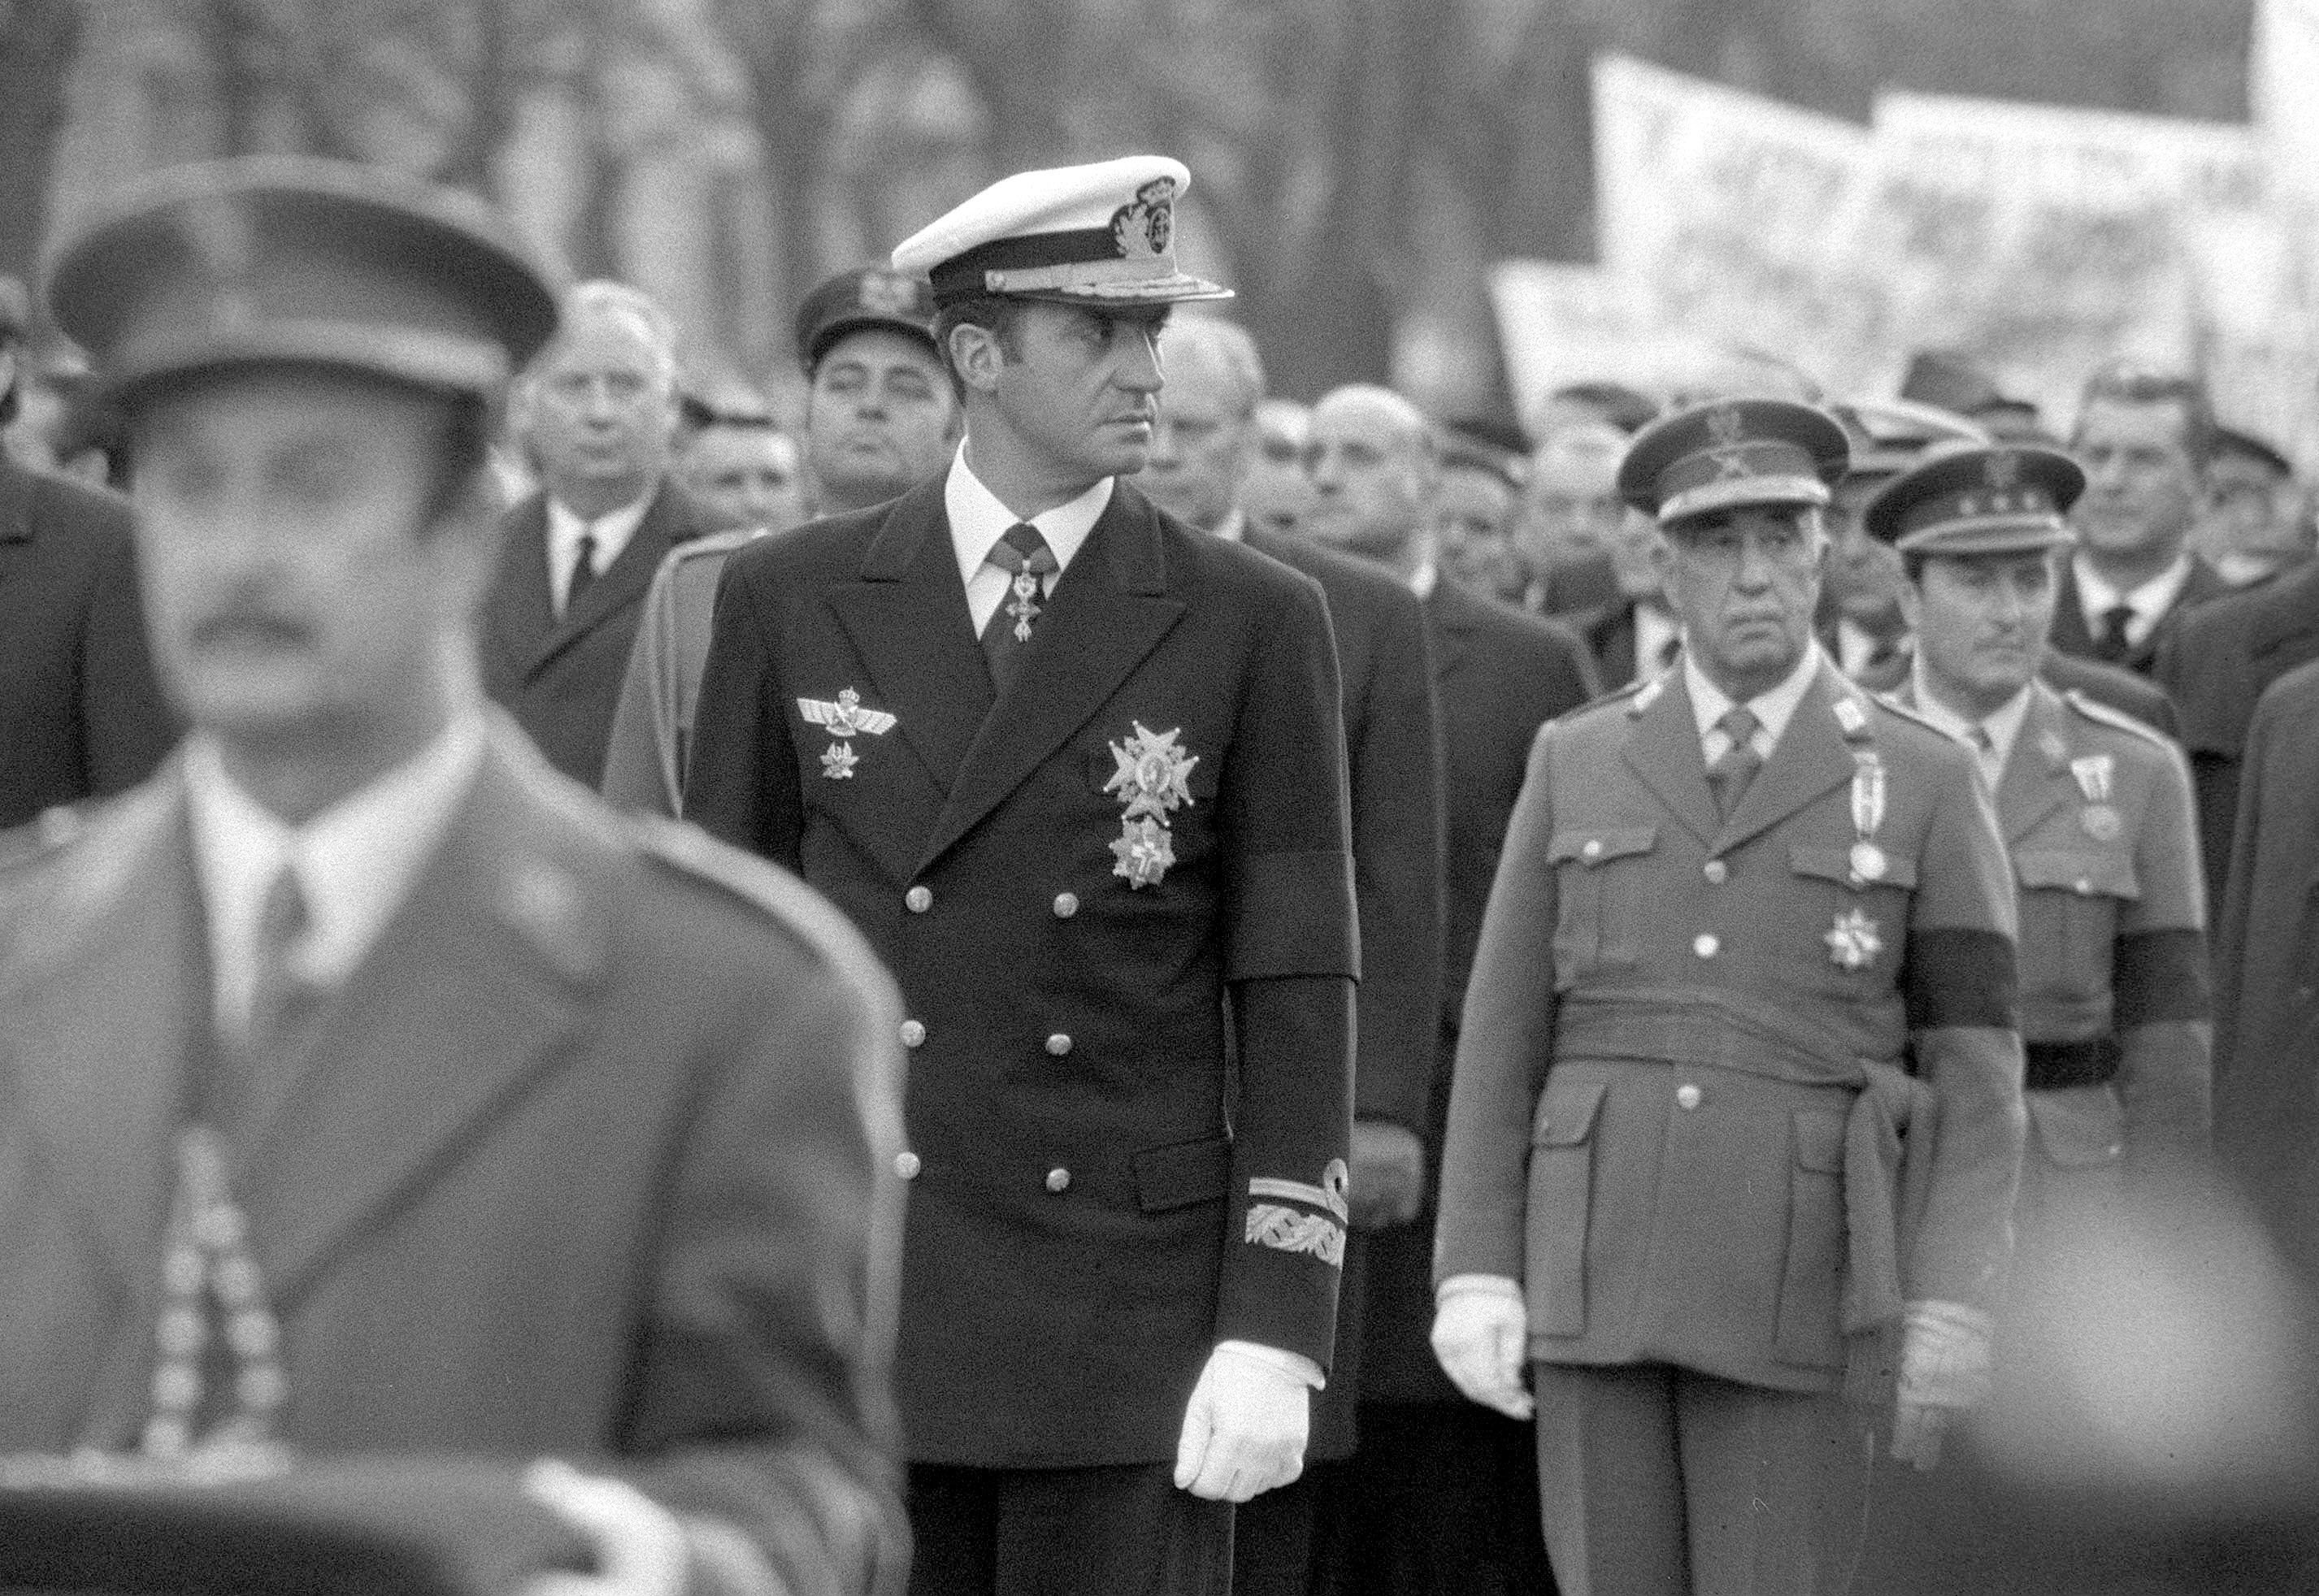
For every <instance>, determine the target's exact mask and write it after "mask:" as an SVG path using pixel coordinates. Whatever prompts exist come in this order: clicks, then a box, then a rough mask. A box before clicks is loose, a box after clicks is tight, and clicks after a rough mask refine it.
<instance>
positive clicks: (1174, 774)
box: [1103, 720, 1200, 890]
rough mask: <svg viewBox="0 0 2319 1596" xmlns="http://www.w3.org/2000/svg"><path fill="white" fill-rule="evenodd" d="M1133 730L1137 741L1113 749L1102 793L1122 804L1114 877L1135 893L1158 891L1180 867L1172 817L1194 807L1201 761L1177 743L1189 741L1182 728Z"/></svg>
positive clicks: (1137, 724)
mask: <svg viewBox="0 0 2319 1596" xmlns="http://www.w3.org/2000/svg"><path fill="white" fill-rule="evenodd" d="M1133 725H1134V726H1135V735H1133V736H1132V737H1130V738H1128V739H1127V741H1126V742H1125V743H1124V744H1121V743H1113V744H1108V746H1109V747H1110V749H1111V757H1112V761H1113V769H1112V772H1111V779H1110V780H1108V781H1105V783H1104V784H1103V789H1104V791H1105V792H1106V793H1114V794H1116V795H1118V798H1119V800H1120V804H1121V814H1120V825H1119V836H1118V838H1117V840H1115V841H1114V843H1112V844H1111V852H1112V857H1113V859H1114V861H1116V862H1114V864H1113V866H1112V870H1111V873H1112V874H1113V875H1114V876H1123V877H1125V878H1126V879H1127V884H1128V886H1129V887H1130V888H1134V889H1139V890H1140V889H1141V888H1145V887H1156V886H1158V885H1159V884H1160V881H1161V880H1163V879H1166V877H1167V874H1168V870H1169V867H1170V866H1172V865H1173V864H1174V863H1175V862H1176V848H1175V842H1174V839H1173V838H1172V837H1171V836H1170V835H1169V831H1168V827H1169V824H1170V823H1169V818H1168V817H1169V816H1170V815H1172V814H1173V813H1175V811H1176V810H1178V809H1179V808H1183V807H1187V806H1188V805H1189V804H1190V803H1191V802H1192V789H1191V786H1190V783H1189V780H1188V779H1189V778H1190V776H1191V774H1192V767H1193V766H1195V765H1196V764H1198V763H1199V762H1200V756H1199V755H1197V754H1196V753H1185V752H1184V750H1183V748H1182V747H1181V746H1180V745H1179V744H1178V743H1177V741H1176V739H1177V738H1178V737H1180V736H1182V735H1184V730H1183V728H1182V727H1181V726H1178V727H1177V728H1176V729H1175V730H1173V731H1169V732H1154V731H1153V730H1151V728H1150V727H1149V726H1145V725H1144V724H1143V723H1142V722H1141V721H1140V720H1139V721H1136V722H1134V723H1133Z"/></svg>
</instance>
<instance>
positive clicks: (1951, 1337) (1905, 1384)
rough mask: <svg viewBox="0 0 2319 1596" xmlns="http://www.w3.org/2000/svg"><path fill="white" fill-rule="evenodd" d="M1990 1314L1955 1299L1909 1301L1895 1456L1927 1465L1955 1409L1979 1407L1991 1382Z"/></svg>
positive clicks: (1935, 1454)
mask: <svg viewBox="0 0 2319 1596" xmlns="http://www.w3.org/2000/svg"><path fill="white" fill-rule="evenodd" d="M1990 1329H1991V1326H1990V1318H1989V1315H1988V1314H1986V1313H1983V1312H1980V1311H1978V1310H1977V1309H1972V1308H1967V1307H1964V1306H1963V1305H1961V1304H1959V1303H1933V1302H1925V1303H1909V1304H1908V1321H1907V1328H1906V1330H1904V1332H1903V1334H1902V1337H1901V1341H1900V1388H1899V1405H1898V1407H1897V1409H1896V1410H1895V1411H1894V1413H1893V1419H1892V1456H1895V1457H1897V1458H1899V1459H1900V1460H1901V1461H1902V1462H1904V1463H1913V1464H1915V1465H1917V1467H1918V1468H1919V1469H1927V1468H1930V1467H1932V1466H1933V1465H1935V1464H1936V1463H1938V1462H1939V1461H1940V1459H1941V1437H1942V1435H1943V1434H1944V1433H1945V1431H1946V1430H1947V1429H1948V1425H1949V1419H1950V1417H1951V1415H1953V1414H1955V1413H1957V1412H1961V1411H1963V1410H1964V1409H1967V1408H1972V1407H1978V1406H1979V1405H1980V1404H1981V1402H1985V1401H1987V1400H1988V1397H1989V1387H1990V1363H1989V1339H1990Z"/></svg>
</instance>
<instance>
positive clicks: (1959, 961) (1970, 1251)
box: [1900, 746, 2027, 1308]
mask: <svg viewBox="0 0 2319 1596" xmlns="http://www.w3.org/2000/svg"><path fill="white" fill-rule="evenodd" d="M1929 753H1930V758H1929V759H1928V766H1927V769H1926V772H1925V776H1926V780H1932V781H1934V782H1935V783H1936V797H1935V800H1934V806H1933V818H1932V825H1931V828H1930V831H1929V834H1927V836H1926V840H1925V845H1924V852H1923V854H1922V855H1921V857H1920V858H1919V860H1918V862H1917V892H1916V895H1915V897H1914V900H1913V902H1912V905H1911V908H1910V919H1909V928H1908V956H1907V962H1906V964H1905V966H1904V967H1903V969H1902V970H1901V977H1900V979H1901V987H1902V991H1903V995H1904V996H1905V998H1906V1001H1907V1005H1908V1030H1909V1040H1910V1045H1911V1048H1912V1050H1913V1052H1914V1061H1915V1068H1916V1072H1917V1075H1919V1076H1920V1077H1922V1078H1924V1079H1925V1080H1926V1082H1927V1083H1928V1084H1929V1085H1930V1086H1931V1087H1932V1089H1933V1091H1934V1094H1935V1096H1936V1097H1937V1099H1938V1104H1939V1106H1938V1111H1937V1113H1938V1117H1937V1122H1936V1124H1935V1125H1933V1126H1930V1127H1926V1129H1930V1130H1931V1131H1932V1132H1933V1159H1932V1169H1931V1175H1930V1177H1929V1184H1928V1186H1927V1195H1926V1205H1925V1213H1924V1217H1923V1221H1922V1223H1921V1226H1920V1227H1919V1229H1918V1231H1917V1236H1916V1237H1915V1239H1914V1244H1913V1246H1912V1247H1911V1249H1910V1251H1909V1254H1908V1280H1907V1283H1906V1289H1907V1293H1908V1296H1909V1297H1910V1298H1912V1299H1917V1300H1922V1299H1926V1298H1930V1299H1934V1300H1937V1301H1940V1302H1948V1303H1963V1304H1966V1305H1968V1306H1973V1307H1981V1308H1990V1307H1992V1306H1993V1305H1994V1303H1993V1298H1994V1296H1995V1294H1996V1291H1997V1287H1998V1285H1999V1282H2000V1281H2001V1280H2002V1278H2003V1275H2004V1270H2005V1265H2006V1262H2007V1259H2008V1257H2009V1255H2010V1253H2011V1250H2012V1213H2013V1201H2014V1195H2015V1192H2016V1190H2017V1187H2018V1186H2019V1183H2020V1177H2021V1151H2022V1147H2023V1143H2024V1141H2025V1139H2026V1132H2027V1115H2026V1111H2025V1110H2024V1108H2023V1105H2022V1097H2021V1080H2022V1069H2023V1066H2022V1054H2021V1037H2020V1030H2019V1027H2020V1016H2019V1005H2018V1000H2017V988H2018V986H2019V971H2018V967H2017V960H2016V955H2015V946H2014V939H2015V936H2016V935H2017V920H2016V906H2015V902H2014V885H2013V876H2012V870H2011V868H2010V866H2009V865H2008V863H2007V859H2006V853H2005V844H2004V842H2003V840H2002V839H2001V837H2000V836H1999V833H1998V828H1997V816H1996V815H1995V813H1994V812H1993V811H1992V810H1991V809H1990V805H1989V799H1988V798H1986V797H1985V796H1984V795H1983V794H1982V792H1981V785H1980V782H1979V781H1978V780H1977V779H1976V778H1975V776H1974V774H1973V771H1972V765H1971V762H1970V761H1971V758H1972V756H1971V755H1970V754H1969V753H1966V752H1965V751H1964V750H1963V749H1962V748H1951V747H1947V746H1942V747H1940V748H1937V749H1935V750H1931V751H1929ZM1914 1133H1915V1132H1912V1134H1914Z"/></svg>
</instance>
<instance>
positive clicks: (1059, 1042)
mask: <svg viewBox="0 0 2319 1596" xmlns="http://www.w3.org/2000/svg"><path fill="white" fill-rule="evenodd" d="M1047 1050H1048V1051H1049V1052H1051V1053H1052V1054H1054V1055H1055V1057H1056V1058H1058V1059H1060V1058H1061V1057H1062V1056H1063V1055H1064V1054H1065V1053H1068V1052H1069V1051H1070V1050H1071V1039H1070V1038H1069V1037H1068V1036H1065V1035H1064V1034H1063V1033H1062V1032H1060V1031H1058V1032H1055V1033H1054V1034H1053V1035H1052V1036H1051V1037H1049V1038H1047Z"/></svg>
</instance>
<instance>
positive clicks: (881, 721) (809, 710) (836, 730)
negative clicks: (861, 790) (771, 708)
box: [797, 687, 895, 781]
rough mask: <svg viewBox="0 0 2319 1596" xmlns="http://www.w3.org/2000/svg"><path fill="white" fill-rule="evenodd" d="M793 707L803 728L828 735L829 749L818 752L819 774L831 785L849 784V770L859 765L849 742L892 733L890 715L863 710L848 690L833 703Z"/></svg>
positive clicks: (819, 701) (807, 701) (805, 703)
mask: <svg viewBox="0 0 2319 1596" xmlns="http://www.w3.org/2000/svg"><path fill="white" fill-rule="evenodd" d="M797 707H798V713H799V715H802V716H804V717H805V718H806V724H807V725H808V726H825V727H826V728H827V729H828V731H829V735H830V744H829V746H828V747H826V748H825V749H823V750H822V751H821V773H822V774H823V775H825V776H826V777H828V778H829V779H830V780H832V781H848V780H853V767H854V766H855V765H857V764H859V763H861V762H862V756H861V755H859V754H857V753H854V752H853V743H852V741H851V740H850V739H852V738H853V737H856V736H870V737H882V736H884V735H886V734H887V733H888V732H889V731H891V730H893V729H894V724H895V723H894V717H892V716H891V715H889V714H888V713H887V712H886V711H885V710H883V709H864V708H862V695H861V694H860V693H857V692H855V691H854V690H853V689H852V688H850V687H849V688H844V689H842V690H840V691H839V692H838V695H837V698H836V700H835V702H832V701H831V700H829V699H799V700H798V701H797Z"/></svg>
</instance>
